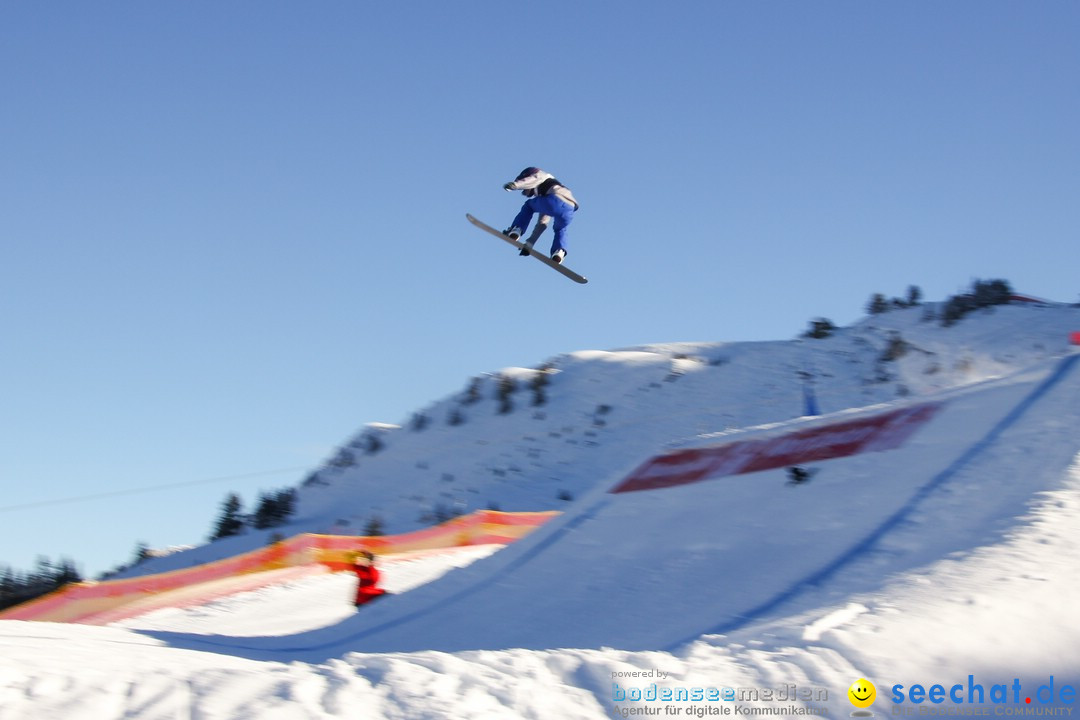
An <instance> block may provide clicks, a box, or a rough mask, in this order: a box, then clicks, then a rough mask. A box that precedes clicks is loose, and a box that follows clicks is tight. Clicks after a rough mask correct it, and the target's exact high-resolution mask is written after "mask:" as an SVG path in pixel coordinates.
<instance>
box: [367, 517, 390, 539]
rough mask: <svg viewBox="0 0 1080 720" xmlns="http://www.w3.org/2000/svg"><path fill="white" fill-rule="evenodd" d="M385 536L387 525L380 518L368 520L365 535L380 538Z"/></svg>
mask: <svg viewBox="0 0 1080 720" xmlns="http://www.w3.org/2000/svg"><path fill="white" fill-rule="evenodd" d="M385 534H386V525H385V523H384V522H383V519H382V518H381V517H380V516H378V515H372V516H371V517H370V518H368V521H367V524H365V525H364V535H365V536H366V537H378V536H380V535H385Z"/></svg>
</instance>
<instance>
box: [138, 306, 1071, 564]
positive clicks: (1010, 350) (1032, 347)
mask: <svg viewBox="0 0 1080 720" xmlns="http://www.w3.org/2000/svg"><path fill="white" fill-rule="evenodd" d="M930 307H931V308H932V306H930ZM927 315H928V308H927V307H919V308H911V309H906V310H896V311H893V312H890V313H886V314H882V315H877V316H872V317H870V318H868V319H867V320H865V321H863V322H861V323H859V324H857V325H855V326H854V327H851V328H845V329H841V330H839V331H838V332H837V333H836V334H835V335H834V336H833V337H830V338H826V339H820V340H815V339H796V340H790V341H779V342H756V343H670V344H661V345H647V346H641V347H636V348H627V349H623V350H617V351H581V352H574V353H569V354H566V355H560V356H558V357H555V358H552V359H550V360H548V361H546V362H543V363H539V364H538V368H542V369H544V370H545V372H543V377H544V380H545V384H544V386H543V388H542V394H543V398H544V401H543V404H541V405H535V404H534V402H535V400H536V394H537V393H536V391H535V390H534V389H533V388H532V387H531V384H532V383H533V382H534V381H535V380H536V378H537V377H538V375H539V371H538V370H537V369H522V368H507V369H503V370H501V371H497V372H493V373H491V374H487V375H482V376H478V377H477V378H474V379H473V380H471V381H469V382H468V383H466V384H465V387H463V388H462V389H461V390H460V391H459V392H455V393H453V394H452V395H450V396H448V397H446V398H444V399H442V400H440V401H438V402H436V403H434V404H432V405H431V406H429V407H427V408H424V409H422V410H420V411H418V412H417V413H416V416H415V417H414V418H411V419H410V420H409V421H408V422H405V423H404V424H403V425H402V426H401V427H397V426H391V425H377V426H374V427H372V426H368V427H365V428H363V429H361V430H360V431H359V432H358V433H357V434H356V436H355V437H354V438H352V439H351V440H349V441H348V442H347V443H345V445H343V446H342V448H341V450H340V451H339V452H338V453H337V454H336V455H335V457H334V458H332V459H331V461H330V462H328V463H327V464H326V466H324V467H323V468H322V469H320V470H319V471H318V472H317V473H315V474H314V475H313V478H312V479H311V480H310V481H309V482H308V483H307V484H306V486H305V487H302V488H301V491H300V497H299V512H298V515H297V517H296V519H295V521H294V522H293V523H291V524H290V525H289V526H287V527H286V528H278V529H275V530H273V531H265V532H254V531H253V532H251V533H250V534H249V535H246V536H243V537H237V538H229V539H227V540H224V541H219V542H217V543H213V544H211V545H206V546H203V547H200V548H195V549H193V550H189V551H187V552H181V553H176V554H175V555H171V556H168V557H165V558H161V559H158V560H152V561H150V562H146V563H143V564H142V565H140V566H138V567H137V568H135V569H133V570H131V571H129V573H127V574H129V575H130V574H146V573H153V572H161V571H164V570H170V569H175V568H178V567H189V566H191V565H195V564H198V563H201V562H207V561H210V560H215V559H218V558H220V557H227V556H230V555H233V554H236V553H237V552H241V551H244V550H250V549H253V548H256V547H260V546H262V545H264V544H265V543H266V541H267V537H268V536H269V535H271V534H272V533H275V532H284V533H286V534H291V533H295V532H321V533H337V534H363V532H364V529H365V527H366V525H367V523H368V521H370V520H371V519H372V518H373V517H375V516H377V517H378V518H380V519H381V520H382V521H383V523H384V530H385V531H386V532H389V533H397V532H406V531H409V530H413V529H416V528H419V527H423V526H425V525H428V524H430V523H431V522H432V519H433V518H434V517H436V516H437V514H438V513H439V512H444V513H447V512H470V511H472V510H476V509H482V508H488V507H494V508H497V509H500V510H507V511H514V510H526V511H528V510H550V509H556V510H563V509H565V508H566V507H567V506H568V504H569V503H570V502H572V501H573V500H576V499H578V498H580V497H582V496H583V495H585V494H587V493H588V492H589V491H590V490H591V489H592V488H594V487H596V486H597V484H602V483H605V482H607V481H609V480H610V479H611V478H613V477H614V476H616V475H619V474H620V473H625V472H626V471H628V470H629V469H630V468H631V467H632V466H635V465H636V464H638V463H639V462H641V461H642V460H643V459H644V458H646V457H648V456H649V455H651V454H652V453H654V452H655V451H657V450H659V449H661V448H662V447H664V446H666V445H668V444H670V443H673V442H677V441H678V440H680V439H683V438H688V437H692V436H696V435H698V434H701V433H711V432H716V431H720V430H725V429H729V428H743V427H750V426H755V425H761V424H765V423H774V422H782V421H786V420H790V419H791V418H794V417H798V416H800V415H803V414H804V413H805V412H806V402H805V399H804V389H805V388H806V387H808V386H809V387H810V388H812V390H813V393H814V395H815V397H816V404H817V406H818V408H819V409H820V411H821V412H824V413H829V412H835V411H838V410H843V409H845V408H852V407H863V406H867V405H873V404H876V403H882V402H891V401H893V400H896V399H898V398H905V397H908V398H917V397H921V396H926V395H928V394H931V393H934V392H938V391H941V390H945V389H949V388H954V387H957V386H963V385H968V384H971V383H975V382H978V381H981V380H983V379H986V378H990V377H997V376H1002V375H1007V374H1009V373H1012V372H1016V371H1018V370H1020V369H1023V368H1026V367H1029V366H1031V365H1033V364H1035V363H1038V362H1040V361H1043V360H1046V359H1048V358H1052V357H1055V356H1058V355H1060V354H1062V353H1064V352H1065V351H1066V349H1067V347H1068V333H1069V331H1070V329H1071V328H1073V327H1074V326H1076V325H1077V324H1080V311H1078V310H1076V309H1074V308H1063V307H1053V308H1035V307H1012V306H1009V307H999V308H996V309H992V310H987V311H983V312H980V313H976V314H974V315H971V316H969V317H967V318H965V319H964V320H963V321H962V322H960V323H959V324H958V325H956V326H953V327H951V328H943V327H941V325H940V323H938V322H934V321H928V320H926V319H925V318H926V316H927ZM896 337H899V338H901V339H902V340H903V341H904V343H905V344H906V352H905V354H903V355H902V356H901V357H899V358H898V359H897V360H895V361H891V362H890V361H883V360H882V357H883V356H884V355H885V354H886V353H887V350H888V349H889V348H890V346H891V345H893V344H894V342H895V341H894V338H896ZM503 377H507V378H512V379H514V381H515V387H516V390H514V391H513V392H512V393H510V395H509V409H507V408H504V407H503V404H502V402H501V401H500V399H499V397H498V395H499V385H500V378H503ZM502 410H507V411H506V412H502ZM375 448H377V449H375Z"/></svg>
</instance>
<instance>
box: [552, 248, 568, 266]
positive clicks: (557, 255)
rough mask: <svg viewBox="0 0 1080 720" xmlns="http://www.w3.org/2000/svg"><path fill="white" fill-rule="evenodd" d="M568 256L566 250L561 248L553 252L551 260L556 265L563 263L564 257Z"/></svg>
mask: <svg viewBox="0 0 1080 720" xmlns="http://www.w3.org/2000/svg"><path fill="white" fill-rule="evenodd" d="M564 257H566V251H565V250H563V249H562V248H559V249H558V250H556V251H555V252H553V253H551V260H552V262H554V263H555V264H556V265H562V261H563V258H564Z"/></svg>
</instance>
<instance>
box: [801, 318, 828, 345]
mask: <svg viewBox="0 0 1080 720" xmlns="http://www.w3.org/2000/svg"><path fill="white" fill-rule="evenodd" d="M835 331H836V325H834V324H833V322H832V320H829V319H828V318H815V319H814V320H811V321H810V329H809V330H807V331H806V332H805V333H803V337H807V338H814V339H816V340H821V339H824V338H827V337H829V336H830V335H832V334H833V333H834V332H835Z"/></svg>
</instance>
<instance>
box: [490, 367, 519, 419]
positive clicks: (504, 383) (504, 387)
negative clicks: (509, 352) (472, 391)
mask: <svg viewBox="0 0 1080 720" xmlns="http://www.w3.org/2000/svg"><path fill="white" fill-rule="evenodd" d="M515 390H517V383H515V382H514V378H512V377H510V376H509V375H500V376H499V384H498V386H497V388H496V391H495V392H496V397H497V398H498V400H499V414H500V415H506V414H508V413H511V412H513V410H514V403H513V401H512V400H511V399H510V396H511V395H513V394H514V391H515Z"/></svg>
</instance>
